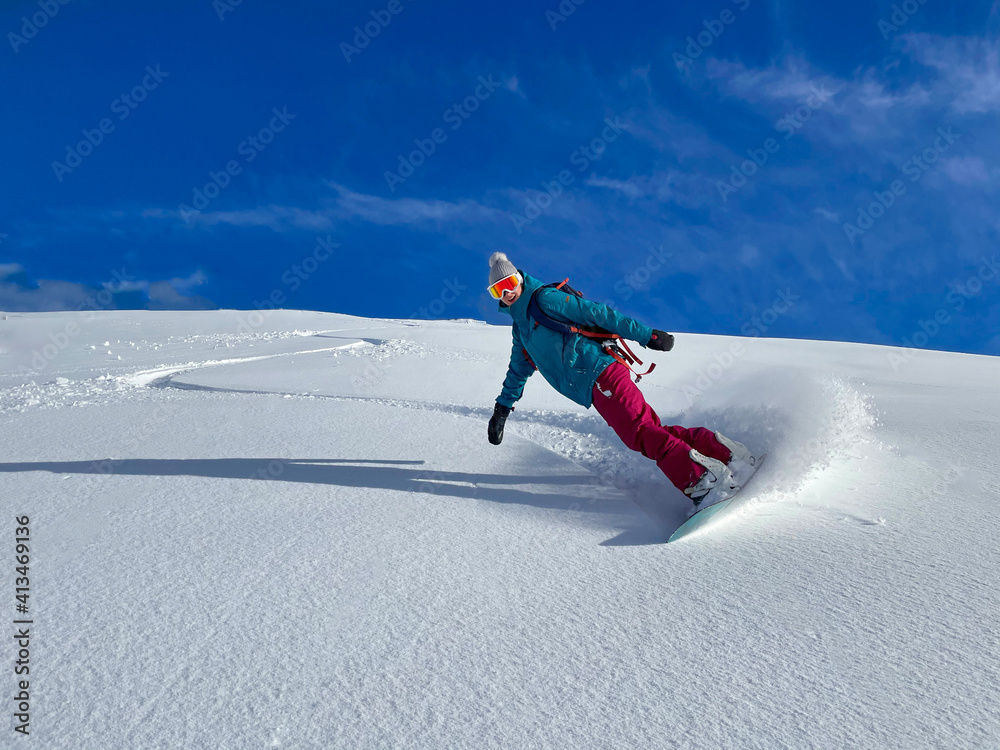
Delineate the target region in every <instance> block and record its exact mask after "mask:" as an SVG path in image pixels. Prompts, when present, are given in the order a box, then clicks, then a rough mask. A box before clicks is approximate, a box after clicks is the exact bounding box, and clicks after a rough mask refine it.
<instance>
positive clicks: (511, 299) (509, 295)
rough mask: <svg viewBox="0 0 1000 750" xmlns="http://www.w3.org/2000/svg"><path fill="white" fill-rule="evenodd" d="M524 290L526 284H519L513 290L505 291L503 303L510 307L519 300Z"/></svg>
mask: <svg viewBox="0 0 1000 750" xmlns="http://www.w3.org/2000/svg"><path fill="white" fill-rule="evenodd" d="M522 291H524V284H518V285H517V286H516V287H515V288H514V289H513V290H510V291H506V292H504V293H503V303H504V304H505V305H507V307H510V306H511V305H513V304H514V303H515V302H517V298H518V297H520V296H521V292H522Z"/></svg>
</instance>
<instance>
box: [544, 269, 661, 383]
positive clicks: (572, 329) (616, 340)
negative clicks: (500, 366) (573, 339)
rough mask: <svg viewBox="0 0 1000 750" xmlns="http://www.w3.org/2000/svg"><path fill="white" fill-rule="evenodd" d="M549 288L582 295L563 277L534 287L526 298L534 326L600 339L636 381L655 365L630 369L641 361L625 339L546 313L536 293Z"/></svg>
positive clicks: (604, 330) (602, 345) (649, 371)
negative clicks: (641, 370)
mask: <svg viewBox="0 0 1000 750" xmlns="http://www.w3.org/2000/svg"><path fill="white" fill-rule="evenodd" d="M549 288H552V289H564V290H565V291H567V292H569V293H571V294H575V295H576V296H577V297H582V296H583V292H579V291H577V290H576V289H574V288H573V287H571V286H570V285H569V279H568V278H566V279H563V280H562V281H561V282H559V283H558V284H555V283H553V284H546V285H545V286H541V287H539V288H538V289H536V290H535V291H534V293H533V294H532V295H531V299H530V300H528V316H529V317H531V318H534V320H535V327H536V328H537V327H538V326H539V325H542V326H545V327H546V328H548V329H550V330H553V331H558V332H559V333H561V334H562V335H563V336H567V335H570V334H574V333H575V334H577V335H579V336H585V337H587V338H590V339H598V340H600V341H601V344H600V346H601V348H602V349H603V350H604V351H605V352H606V353H607V354H610V355H611V356H612V357H613V358H614V359H615V360H616V361H618V362H620V363H621V364H623V365H625V367H627V368H628V369H629V370H630V371H631V372H632V374H633V375H635V382H636V383H638V382H639V381H640V380H642V376H643V375H649V373H651V372H652V371H653V369H654V368H655V367H656V363H655V362H653V363H652V364H650V366H649V369H648V370H646V372H643V373H638V372H636V371H635V370H633V369H632V365H633V364H637V365H640V366H641V365H642V364H643V362H642V360H641V359H639V358H638V357H637V356H635V353H634V352H633V351H632V350H631V349H629V347H628V344H626V343H625V339H623V338H622V337H621V336H619V335H618V334H617V333H612V332H611V331H608V330H606V329H604V328H599V327H597V326H588V327H581V326H575V325H572V324H571V323H563V322H562V321H559V320H556V319H555V318H553V317H552V316H551V315H549V314H547V313H546V312H545V311H544V310H542V307H541V305H539V304H538V299H537V297H538V293H539V292H540V291H542V289H549ZM525 354H527V352H525Z"/></svg>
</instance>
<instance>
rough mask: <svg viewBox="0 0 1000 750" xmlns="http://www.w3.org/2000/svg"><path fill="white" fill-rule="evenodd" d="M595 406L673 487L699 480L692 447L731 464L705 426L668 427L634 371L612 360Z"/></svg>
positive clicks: (596, 393) (598, 387) (596, 392)
mask: <svg viewBox="0 0 1000 750" xmlns="http://www.w3.org/2000/svg"><path fill="white" fill-rule="evenodd" d="M594 408H595V409H597V411H598V413H599V414H600V415H601V416H602V417H604V420H605V421H606V422H607V423H608V424H609V425H610V426H611V429H613V430H614V431H615V432H616V433H617V434H618V437H620V438H621V439H622V442H623V443H625V445H627V446H628V447H629V448H630V449H631V450H634V451H639V452H640V453H642V455H644V456H646V457H647V458H651V459H653V460H654V461H656V465H657V466H659V467H660V471H662V472H663V473H664V474H666V475H667V479H669V480H670V481H671V482H673V485H674V487H676V488H677V489H679V490H681V491H682V492H683V491H684V490H685V489H687V488H688V487H690V486H691V485H692V484H694V483H695V482H697V481H698V479H699V478H700V477H701V475H702V474H703V473H704V471H705V469H704V467H703V466H701V465H700V464H696V463H695V462H694V461H692V460H691V456H690V451H691V449H692V448H695V449H696V450H698V452H700V453H703V454H704V455H706V456H709V457H710V458H717V459H718V460H720V461H722V462H723V463H726V464H728V463H729V461H730V460H731V459H732V454H731V453H730V451H729V449H728V448H726V446H724V445H723V444H722V443H720V442H719V441H718V440H716V439H715V433H713V432H712V431H711V430H707V429H705V428H704V427H695V428H691V429H689V428H687V427H668V426H666V425H662V424H660V418H659V417H658V416H657V415H656V412H655V411H653V408H652V407H651V406H650V405H649V404H647V403H646V399H645V397H644V396H643V395H642V391H640V390H639V388H638V386H636V384H635V383H633V382H632V378H631V372H630V371H629V369H628V368H627V367H625V365H623V364H621V363H620V362H613V363H612V364H610V365H608V368H607V369H606V370H605V371H604V372H603V373H601V376H600V377H599V378H598V379H597V382H596V383H594Z"/></svg>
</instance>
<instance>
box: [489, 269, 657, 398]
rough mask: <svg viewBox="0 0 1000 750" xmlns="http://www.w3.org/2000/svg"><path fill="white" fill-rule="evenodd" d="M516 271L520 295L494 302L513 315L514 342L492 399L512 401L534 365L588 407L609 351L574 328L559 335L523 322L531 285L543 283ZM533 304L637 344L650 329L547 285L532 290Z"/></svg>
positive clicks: (646, 339) (564, 392)
mask: <svg viewBox="0 0 1000 750" xmlns="http://www.w3.org/2000/svg"><path fill="white" fill-rule="evenodd" d="M521 275H522V276H523V277H524V291H523V292H522V293H521V296H520V297H518V298H517V301H516V302H515V303H514V304H513V305H510V306H509V307H508V306H507V305H505V304H503V303H502V302H501V303H500V310H501V312H505V313H507V314H508V315H510V317H511V318H513V320H514V332H513V337H514V343H513V346H512V347H511V351H510V364H509V365H508V367H507V377H506V378H504V381H503V390H502V391H501V392H500V396H499V398H497V403H498V404H503V405H504V406H507V407H513V406H514V403H515V402H516V401H517V400H518V399H520V398H521V394H522V393H523V391H524V384H525V383H526V382H527V380H528V378H529V377H531V375H532V373H534V371H535V367H536V366H537V367H538V371H539V372H540V373H542V377H543V378H545V379H546V380H547V381H548V382H549V384H550V385H551V386H552V387H553V388H555V389H556V390H557V391H559V392H560V393H561V394H562V395H564V396H565V397H566V398H569V399H571V400H573V401H575V402H576V403H578V404H580V405H581V406H586V407H587V408H588V409H589V408H590V406H591V405H592V404H593V400H594V396H593V390H594V383H595V382H597V378H599V377H600V376H601V373H602V372H604V370H605V369H606V368H607V366H608V365H610V364H611V363H612V362H614V361H615V359H614V357H612V356H611V355H610V354H608V353H607V352H605V351H604V350H603V349H601V345H600V343H599V342H598V341H597V340H595V339H591V338H587V337H586V336H581V335H579V334H576V333H574V334H569V335H567V336H565V337H564V336H563V335H562V334H561V333H559V332H558V331H553V330H551V329H549V328H546V327H545V326H542V325H538V326H536V325H535V324H534V321H530V322H529V320H528V302H529V300H530V299H531V295H532V294H534V292H535V290H536V289H538V288H539V287H540V286H544V284H543V283H542V282H541V281H539V280H538V279H536V278H534V277H533V276H528V274H526V273H524V272H523V271H521ZM538 304H539V305H540V306H541V307H542V308H543V309H544V311H545V312H547V313H548V314H549V315H551V316H552V317H553V318H555V319H556V320H559V321H562V322H564V323H571V324H575V325H595V326H600V327H601V328H606V329H607V330H609V331H611V332H612V333H617V334H618V335H619V336H621V337H622V338H624V339H629V340H630V341H637V342H638V343H640V344H642V346H646V344H648V343H649V339H650V338H651V337H652V335H653V329H652V328H649V327H648V326H644V325H642V323H639V322H637V321H635V320H632V318H627V317H625V316H624V315H622V314H620V313H618V312H616V311H615V310H612V309H611V308H610V307H608V306H607V305H602V304H601V303H599V302H592V301H590V300H588V299H584V298H583V297H578V296H577V295H575V294H567V293H566V292H563V291H560V290H558V289H555V288H552V287H550V288H548V289H543V290H542V291H541V292H539V293H538ZM529 357H530V358H531V359H530V360H529ZM532 363H534V364H532Z"/></svg>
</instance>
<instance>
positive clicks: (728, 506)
mask: <svg viewBox="0 0 1000 750" xmlns="http://www.w3.org/2000/svg"><path fill="white" fill-rule="evenodd" d="M766 460H767V454H766V453H764V454H762V455H761V456H759V457H758V458H757V464H756V466H757V468H756V469H754V472H753V474H751V475H750V476H749V477H747V478H746V479H745V480H744V481H743V484H742V485H741V486H740V487H739V488H738V489H737V490H736V492H735V493H734V494H732V495H730V496H729V497H727V498H726V499H725V500H720V501H719V502H717V503H714V504H712V505H709V506H708V507H706V508H701V509H700V510H698V511H695V513H694V514H692V515H691V516H690V517H689V518H688V519H687V520H686V521H685V522H684V523H682V524H681V525H680V526H679V527H678V528H677V530H676V531H675V532H674V533H673V534H671V535H670V538H669V539H668V540H667V543H668V544H669V543H670V542H676V541H677V540H678V539H682V538H684V537H686V536H687V535H688V534H690V533H691V532H692V531H697V530H698V529H700V528H702V527H704V526H705V525H706V524H709V523H711V522H713V521H715V520H717V519H719V518H721V517H723V516H725V515H728V514H729V513H730V512H732V510H733V509H735V508H738V507H739V506H740V505H741V504H742V502H741V501H742V500H745V499H747V498H749V497H750V496H749V495H747V494H746V488H747V486H748V485H749V484H750V483H751V482H753V478H754V477H755V476H757V474H759V473H760V470H761V469H762V468H763V467H764V461H766Z"/></svg>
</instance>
